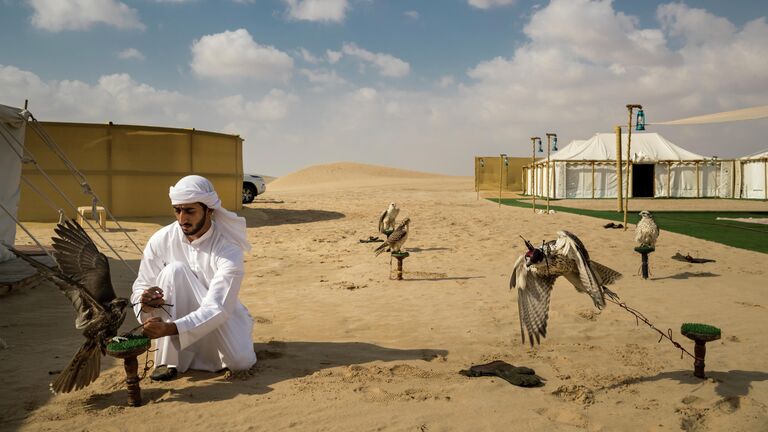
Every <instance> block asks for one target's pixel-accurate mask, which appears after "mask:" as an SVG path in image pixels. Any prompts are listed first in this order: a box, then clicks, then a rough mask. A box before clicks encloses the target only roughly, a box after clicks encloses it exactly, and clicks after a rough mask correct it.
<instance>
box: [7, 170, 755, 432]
mask: <svg viewBox="0 0 768 432" xmlns="http://www.w3.org/2000/svg"><path fill="white" fill-rule="evenodd" d="M391 201H395V202H397V203H398V204H399V205H400V207H401V209H402V210H401V217H404V216H410V217H411V219H412V221H413V222H412V226H411V229H412V233H411V237H410V239H409V240H408V243H407V244H406V249H408V250H409V252H410V253H411V256H410V257H409V258H408V259H407V260H406V261H405V280H402V281H396V280H390V279H389V276H390V267H389V257H388V256H386V255H381V256H379V257H374V255H373V253H372V250H373V249H374V247H375V244H364V243H360V242H359V241H358V239H363V238H367V237H368V236H371V235H376V232H375V229H376V222H377V218H378V215H379V214H380V212H381V211H382V210H384V209H385V208H386V206H387V204H388V203H389V202H391ZM680 201H685V202H680V203H679V205H682V206H685V205H686V202H687V203H688V204H689V205H693V206H697V205H702V204H701V203H700V201H699V200H680ZM663 202H665V203H668V202H671V201H668V200H664V201H663ZM665 205H666V204H665ZM676 205H678V204H676ZM706 205H709V206H717V205H726V206H727V205H728V203H727V202H721V201H718V200H709V203H708V204H706ZM241 214H242V215H243V216H245V217H246V218H247V220H248V226H249V228H248V235H249V237H250V239H251V241H252V243H253V245H254V248H253V251H252V252H251V253H250V254H249V255H248V256H247V258H246V276H245V280H244V283H243V288H242V293H241V299H242V301H243V302H244V304H245V305H246V306H247V307H248V308H249V310H250V312H251V314H252V315H253V316H254V318H255V320H256V326H255V328H254V334H253V339H254V347H255V350H256V351H257V354H258V356H259V362H258V364H257V367H256V370H255V372H256V373H255V375H254V376H253V377H251V378H250V379H249V380H247V381H235V382H228V381H225V380H224V379H223V377H222V374H215V373H208V372H190V373H186V374H183V375H182V376H181V377H180V378H179V379H178V380H176V381H173V382H169V383H153V382H150V381H149V379H148V378H147V379H145V380H143V381H142V382H141V385H142V388H143V396H144V398H145V400H146V404H145V405H144V406H142V407H139V408H129V407H126V394H125V389H124V385H123V384H122V379H123V378H124V375H123V370H122V366H121V365H120V364H117V363H116V362H114V361H112V360H111V359H109V358H107V359H105V361H104V364H103V367H102V376H101V377H100V378H99V379H98V380H97V381H96V382H95V383H94V384H92V385H91V386H90V387H88V388H86V389H84V390H82V391H79V392H75V393H71V394H67V395H59V396H53V395H51V394H50V393H49V392H48V390H47V385H48V382H50V381H51V378H52V376H50V375H49V374H48V371H53V370H57V369H61V368H63V367H64V365H65V364H66V362H67V361H68V360H69V358H70V356H71V355H72V353H73V352H74V351H75V349H76V347H77V345H78V344H79V343H80V342H81V339H82V338H81V336H80V335H78V333H77V332H76V331H75V330H74V328H73V326H72V323H73V319H74V313H73V311H72V308H71V306H69V304H68V303H67V301H66V299H65V298H64V297H63V296H62V295H60V294H59V293H57V292H56V290H55V289H54V288H53V287H51V286H49V285H40V286H37V287H35V288H33V289H27V290H25V291H23V292H15V293H11V294H9V295H6V296H4V297H1V298H0V338H1V339H3V340H4V341H5V342H6V343H7V345H8V347H7V348H5V349H0V376H2V386H0V395H1V396H2V397H0V429H3V430H23V431H27V430H29V431H32V430H56V431H59V430H99V431H111V430H129V431H132V430H136V431H144V430H169V431H173V430H184V431H208V430H256V431H262V430H263V431H276V430H288V429H290V430H310V431H339V430H341V431H369V430H377V431H379V430H380V431H469V430H472V431H477V430H488V431H501V430H535V431H580V430H589V431H625V430H635V431H669V430H689V431H693V430H695V431H729V430H733V431H758V430H768V361H767V360H766V358H768V346H767V345H766V340H767V339H766V337H765V334H764V333H765V330H766V328H768V311H767V310H766V307H768V300H766V295H765V294H766V284H765V277H766V275H765V273H766V267H767V266H766V262H767V261H768V260H766V255H764V254H760V253H756V252H750V251H746V250H741V249H735V248H731V247H727V246H722V245H719V244H715V243H711V242H707V241H703V240H698V239H695V238H691V237H686V236H682V235H678V234H673V233H669V232H663V231H662V233H661V237H660V239H659V242H658V245H657V249H656V252H655V253H654V254H652V255H651V278H650V279H649V280H643V279H642V278H641V277H640V276H639V274H638V270H639V266H640V258H639V256H638V255H637V254H636V253H635V252H634V251H633V250H632V248H633V246H634V243H633V233H632V231H631V230H630V231H627V232H624V231H623V230H605V229H602V227H601V226H602V224H603V223H604V221H602V220H599V219H593V218H589V217H584V216H577V215H572V214H565V213H557V214H551V215H535V214H533V212H531V211H530V209H523V208H517V207H506V206H503V207H498V205H497V204H495V203H492V202H490V201H487V200H482V199H481V200H477V196H476V194H475V192H474V190H473V180H472V179H471V178H466V177H446V176H437V175H431V174H424V173H408V172H403V171H400V170H392V169H386V168H382V167H371V166H364V165H360V164H349V163H340V164H332V165H323V166H318V167H311V168H308V169H306V170H302V171H301V172H298V173H295V174H293V175H289V176H285V177H283V178H280V179H277V180H275V181H273V182H271V183H270V185H269V187H268V188H267V193H266V194H264V195H263V196H260V197H258V198H257V199H256V201H254V202H253V203H252V204H250V205H248V206H247V207H246V208H244V209H243V211H242V212H241ZM171 220H172V219H171V217H170V215H169V218H158V219H151V220H150V219H144V220H134V221H126V222H124V224H123V226H124V227H125V228H126V229H127V230H128V231H129V234H130V235H131V236H133V237H134V238H135V239H136V240H137V242H139V243H140V244H142V245H143V244H144V242H145V241H146V240H147V238H148V237H149V236H150V235H151V234H152V233H153V232H154V231H155V230H156V229H158V228H159V227H160V226H162V225H163V224H166V223H169V222H170V221H171ZM28 226H29V227H30V228H31V229H32V231H33V232H34V233H35V235H37V236H40V237H49V236H50V234H51V225H50V224H41V223H38V224H34V223H31V224H28ZM559 229H568V230H570V231H572V232H574V233H576V234H577V235H578V236H579V237H580V238H581V239H582V240H583V241H584V243H585V244H586V246H587V247H588V248H589V250H590V253H591V256H592V258H593V259H595V260H596V261H600V262H602V263H603V264H606V265H609V266H611V267H613V268H614V269H616V270H618V271H620V272H622V273H623V274H624V278H623V279H622V280H621V281H620V282H619V283H618V284H617V285H616V286H615V288H614V289H615V291H617V292H618V293H619V295H621V297H622V299H623V300H624V301H626V302H627V303H628V304H629V305H631V306H633V307H635V308H637V309H639V310H640V311H642V312H643V313H644V314H645V315H646V316H647V317H648V318H649V319H650V320H651V321H652V322H654V323H655V324H656V325H657V326H658V327H659V328H661V329H663V330H665V331H666V329H668V328H671V329H672V334H673V337H674V338H675V339H676V340H678V341H679V342H680V343H681V344H682V345H683V346H684V347H686V348H687V349H688V350H690V351H691V352H692V351H693V343H692V342H691V341H689V340H687V339H685V338H683V337H682V336H680V334H679V329H680V325H681V324H682V323H684V322H704V323H708V324H712V325H716V326H718V327H720V328H721V329H722V331H723V338H722V339H721V340H719V341H716V342H711V343H709V344H708V345H707V358H706V360H707V364H706V371H707V374H708V376H709V378H708V379H705V380H701V379H698V378H695V377H694V376H693V374H692V372H693V361H692V360H691V359H690V358H688V357H687V356H686V357H683V358H682V359H681V356H680V351H679V350H677V349H675V348H674V347H673V346H672V345H671V344H670V343H669V342H667V341H662V342H661V343H658V339H659V337H658V334H657V333H655V332H653V331H652V330H650V329H649V328H648V327H646V326H644V325H641V326H638V325H636V322H635V319H634V317H632V316H631V315H629V314H628V313H627V312H626V311H624V310H622V309H619V308H618V307H616V306H614V305H609V306H608V307H607V308H606V309H605V310H604V311H603V312H602V313H600V314H598V313H596V311H595V309H594V307H593V306H592V303H591V300H590V299H589V298H588V297H587V296H586V295H584V294H579V293H577V292H576V291H575V290H574V289H573V288H572V287H571V286H570V285H569V284H568V283H567V281H565V280H559V281H558V282H557V283H556V285H555V289H554V293H553V296H552V304H551V312H550V321H549V336H548V337H547V338H546V339H544V341H543V343H542V344H541V346H538V347H534V348H531V347H530V346H525V345H522V344H521V343H520V335H519V320H518V313H517V303H516V293H515V292H513V291H510V290H509V288H508V286H509V285H508V284H509V277H510V273H511V270H512V264H513V263H514V261H515V259H516V257H517V256H518V255H519V254H521V253H522V252H523V250H524V246H523V243H522V241H521V240H520V238H519V235H523V236H525V237H526V238H528V239H531V240H532V241H534V242H539V241H541V240H542V239H552V238H553V237H554V236H555V233H556V231H557V230H559ZM106 236H107V237H108V238H109V239H110V241H111V242H112V243H113V244H114V245H115V246H116V249H117V250H118V252H119V253H120V254H121V255H123V256H124V257H125V258H127V260H128V261H129V264H130V265H131V266H133V267H136V266H137V263H138V259H139V255H138V254H137V253H136V251H135V249H134V248H133V246H132V245H131V244H130V243H129V242H128V240H127V239H126V238H125V235H124V233H121V232H109V233H107V234H106ZM25 241H27V240H26V239H25V237H24V236H22V235H19V236H18V243H24V242H25ZM677 251H683V253H685V252H690V253H691V254H693V255H695V256H702V257H706V258H711V259H715V260H716V262H715V263H707V264H689V263H685V262H680V261H674V260H671V259H670V257H671V256H672V255H674V254H675V252H677ZM108 255H110V256H114V254H113V253H112V252H109V253H108ZM111 266H112V277H113V284H114V285H115V287H116V289H117V291H118V293H119V294H122V295H127V293H128V292H129V290H130V285H131V282H132V278H133V276H132V273H131V272H130V271H129V270H128V269H127V268H126V267H125V266H124V265H122V263H120V262H119V261H116V260H113V261H112V262H111ZM134 325H135V321H134V320H133V319H132V318H128V319H127V320H126V323H125V325H124V328H125V329H128V328H131V327H133V326H134ZM0 346H1V345H0ZM494 359H501V360H505V361H507V362H509V363H511V364H514V365H525V366H528V367H531V368H533V369H535V370H536V372H537V373H538V374H539V375H540V376H542V377H543V378H545V379H546V384H545V385H544V386H543V387H538V388H521V387H516V386H513V385H510V384H508V383H507V382H506V381H504V380H501V379H498V378H487V377H481V378H468V377H465V376H462V375H460V374H459V373H458V372H459V370H461V369H465V368H467V367H469V366H470V365H472V364H478V363H483V362H488V361H491V360H494ZM141 363H142V365H143V358H142V359H141Z"/></svg>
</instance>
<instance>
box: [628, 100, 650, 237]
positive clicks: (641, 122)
mask: <svg viewBox="0 0 768 432" xmlns="http://www.w3.org/2000/svg"><path fill="white" fill-rule="evenodd" d="M635 108H637V109H638V111H637V122H636V123H635V124H636V125H637V130H638V131H644V130H645V113H644V112H643V106H642V105H639V104H628V105H627V111H629V120H628V123H627V186H626V189H625V190H624V200H625V201H624V231H626V230H627V207H629V182H630V180H631V179H632V173H631V169H632V158H631V154H632V153H630V147H631V145H632V111H633V110H634V109H635Z"/></svg>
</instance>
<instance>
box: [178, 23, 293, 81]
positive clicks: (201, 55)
mask: <svg viewBox="0 0 768 432" xmlns="http://www.w3.org/2000/svg"><path fill="white" fill-rule="evenodd" d="M191 67H192V70H193V71H194V72H195V73H196V74H197V75H199V76H201V77H206V78H216V79H220V80H230V79H237V78H252V79H256V80H265V81H283V82H287V81H288V80H289V79H290V76H291V71H292V70H293V59H292V58H291V57H290V56H289V55H288V54H286V53H284V52H282V51H280V50H278V49H277V48H274V47H272V46H267V45H260V44H258V43H256V42H255V41H254V40H253V38H252V37H251V34H250V33H248V30H245V29H239V30H235V31H225V32H223V33H217V34H212V35H206V36H203V37H202V38H200V39H199V40H196V41H194V43H193V44H192V63H191Z"/></svg>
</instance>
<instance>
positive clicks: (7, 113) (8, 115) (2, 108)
mask: <svg viewBox="0 0 768 432" xmlns="http://www.w3.org/2000/svg"><path fill="white" fill-rule="evenodd" d="M24 113H25V111H24V110H22V109H21V108H14V107H10V106H8V105H2V104H0V123H2V124H11V125H13V127H19V126H21V124H22V123H24V118H25V116H24Z"/></svg>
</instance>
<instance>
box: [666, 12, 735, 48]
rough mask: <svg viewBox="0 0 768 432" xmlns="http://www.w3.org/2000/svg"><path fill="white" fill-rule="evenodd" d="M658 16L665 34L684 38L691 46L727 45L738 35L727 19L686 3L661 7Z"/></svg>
mask: <svg viewBox="0 0 768 432" xmlns="http://www.w3.org/2000/svg"><path fill="white" fill-rule="evenodd" d="M656 16H657V18H658V19H659V21H660V22H661V28H662V29H663V30H664V31H665V32H667V33H668V34H669V35H670V36H683V37H685V40H686V42H687V43H689V44H694V45H698V44H702V43H717V42H722V43H727V42H729V41H730V40H731V39H732V38H733V35H734V34H735V33H736V27H735V26H734V25H733V24H732V23H731V22H730V21H728V20H727V19H725V18H722V17H718V16H714V15H712V14H710V13H709V12H707V11H705V10H704V9H693V8H690V7H688V6H686V5H685V4H684V3H669V4H664V5H660V6H659V7H658V8H657V10H656Z"/></svg>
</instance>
